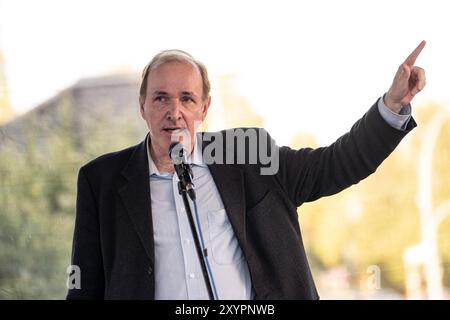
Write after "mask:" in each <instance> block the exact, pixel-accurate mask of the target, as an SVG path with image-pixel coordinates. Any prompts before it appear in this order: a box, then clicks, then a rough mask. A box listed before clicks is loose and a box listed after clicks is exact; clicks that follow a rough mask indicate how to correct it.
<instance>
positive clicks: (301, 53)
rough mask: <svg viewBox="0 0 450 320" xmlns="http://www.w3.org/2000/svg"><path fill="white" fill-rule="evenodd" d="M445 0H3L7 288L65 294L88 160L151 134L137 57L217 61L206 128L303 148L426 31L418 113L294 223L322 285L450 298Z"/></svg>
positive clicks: (367, 95)
mask: <svg viewBox="0 0 450 320" xmlns="http://www.w3.org/2000/svg"><path fill="white" fill-rule="evenodd" d="M447 3H448V2H446V1H438V0H429V1H426V2H425V1H410V0H409V1H404V0H398V1H388V0H378V1H371V2H369V1H364V2H362V1H351V0H342V1H331V0H319V1H314V2H312V1H287V0H276V1H275V0H272V1H261V0H260V1H234V0H233V1H200V0H198V1H195V0H194V1H192V0H191V1H173V0H172V1H171V0H165V1H137V0H126V1H125V0H117V1H111V0H110V1H99V0H95V1H85V0H77V1H72V0H62V1H51V0H40V1H31V0H30V1H26V0H0V299H62V298H64V297H65V293H66V290H67V289H66V278H67V274H66V269H67V267H68V266H69V264H70V255H71V242H72V235H73V227H74V213H75V199H76V178H77V173H78V169H79V168H80V166H81V165H82V164H84V163H86V162H87V161H89V160H91V159H93V158H95V157H97V156H99V155H101V154H103V153H107V152H111V151H116V150H119V149H122V148H125V147H127V146H130V145H134V144H137V143H139V142H140V141H142V140H143V139H144V137H145V134H146V132H147V129H146V126H145V123H144V121H143V120H142V119H141V117H140V114H139V110H138V108H139V106H138V87H139V81H140V72H141V70H142V68H143V67H144V66H145V65H146V64H147V63H148V61H149V60H150V59H151V58H152V57H153V56H154V55H155V54H156V53H157V52H159V51H160V50H164V49H172V48H177V49H182V50H185V51H187V52H189V53H191V54H192V55H194V57H196V58H197V59H199V60H201V61H203V62H204V63H205V64H206V65H207V67H208V69H209V72H210V76H211V81H212V106H211V108H210V111H209V115H208V117H207V120H206V121H205V124H204V129H205V130H210V131H215V130H220V129H223V128H229V127H237V126H260V127H265V128H266V129H267V130H268V131H269V132H270V134H271V135H272V137H274V138H275V139H276V141H277V143H278V144H279V145H291V146H292V147H296V148H301V147H306V146H309V147H318V146H326V145H329V144H331V143H332V142H333V141H334V140H335V139H337V138H338V137H339V136H340V135H342V134H344V133H345V132H346V131H348V130H349V129H350V127H351V125H352V124H353V123H354V122H355V121H356V120H358V119H359V118H360V117H361V116H362V115H363V114H364V113H365V112H366V111H367V110H368V109H369V108H370V106H371V105H372V104H373V103H375V102H376V100H377V98H378V97H380V96H381V95H383V94H384V92H385V91H386V90H387V89H388V88H389V86H390V84H391V81H392V78H393V76H394V74H395V72H396V70H397V67H398V65H399V64H400V63H401V62H403V60H404V59H405V58H406V57H407V56H408V55H409V53H410V52H411V51H412V50H413V49H414V48H415V47H416V46H417V45H418V44H419V43H420V41H421V40H423V39H424V40H427V46H426V47H425V49H424V50H423V52H422V54H421V55H420V57H419V58H418V60H417V63H416V64H417V65H419V66H421V67H423V68H425V70H426V72H427V80H428V81H427V82H428V83H427V86H426V88H425V90H424V91H423V92H421V93H420V95H419V96H417V97H416V98H415V99H414V101H413V116H414V118H415V119H416V121H417V123H418V127H417V128H416V129H414V130H413V131H412V133H411V134H409V135H408V136H407V137H406V138H405V139H404V140H403V141H402V143H401V144H400V146H399V147H398V148H397V149H396V150H395V151H394V152H393V154H392V155H391V156H390V157H389V158H388V159H387V160H386V161H385V162H384V163H383V164H382V165H381V167H380V168H379V169H378V170H377V172H376V174H374V175H372V176H371V177H369V178H368V179H366V180H364V181H362V182H361V183H359V184H358V185H356V186H353V187H351V188H349V189H347V190H345V191H344V192H342V193H340V194H338V195H336V196H333V197H327V198H323V199H320V200H318V201H316V202H314V203H309V204H306V205H304V206H302V207H301V208H300V209H299V220H300V224H301V227H302V232H303V236H304V241H305V243H306V246H307V248H306V249H307V252H308V256H309V259H310V263H311V265H312V268H313V273H314V277H315V280H316V282H317V286H318V290H319V292H320V295H321V298H322V299H449V298H450V293H449V289H448V288H449V287H450V250H449V249H450V238H449V235H450V218H449V216H450V187H449V185H450V169H449V167H450V149H449V144H450V90H449V88H448V80H447V78H448V74H449V72H450V61H449V58H448V57H450V43H448V30H450V20H449V19H448V12H449V4H447Z"/></svg>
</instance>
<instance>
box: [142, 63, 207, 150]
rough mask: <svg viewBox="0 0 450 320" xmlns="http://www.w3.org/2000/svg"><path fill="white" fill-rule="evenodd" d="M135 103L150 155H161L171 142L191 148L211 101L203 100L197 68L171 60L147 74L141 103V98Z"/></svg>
mask: <svg viewBox="0 0 450 320" xmlns="http://www.w3.org/2000/svg"><path fill="white" fill-rule="evenodd" d="M139 102H140V106H141V107H140V111H141V115H142V118H144V120H145V121H146V122H147V125H148V128H149V130H150V135H151V146H152V149H153V152H155V153H156V154H157V155H162V154H164V153H165V154H167V152H168V150H169V146H170V144H171V143H172V142H174V141H180V140H183V142H184V143H186V142H189V141H187V140H190V142H191V145H190V146H188V145H185V147H187V148H192V143H193V142H194V136H195V132H196V126H198V125H199V124H200V123H201V122H202V121H203V120H204V119H205V117H206V114H207V112H208V108H209V105H210V102H211V100H210V98H209V97H208V98H207V99H206V100H203V83H202V76H201V74H200V71H199V70H198V69H197V67H196V66H194V65H192V64H191V63H189V62H179V61H172V62H167V63H163V64H161V65H159V66H158V67H156V68H155V69H153V70H152V71H151V72H150V73H149V75H148V80H147V92H146V97H145V100H144V99H143V98H142V97H141V99H140V100H139ZM180 136H184V138H182V139H180ZM187 137H188V139H186V138H187ZM190 150H191V149H190Z"/></svg>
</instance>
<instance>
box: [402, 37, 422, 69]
mask: <svg viewBox="0 0 450 320" xmlns="http://www.w3.org/2000/svg"><path fill="white" fill-rule="evenodd" d="M425 44H426V42H425V40H423V41H422V42H421V43H420V44H419V45H418V46H417V48H415V49H414V51H413V52H412V53H411V54H410V55H409V56H408V58H406V60H405V64H407V65H408V66H413V65H414V63H415V62H416V59H417V57H418V56H419V54H420V52H421V51H422V49H423V48H424V47H425Z"/></svg>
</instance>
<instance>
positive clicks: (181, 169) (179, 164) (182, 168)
mask: <svg viewBox="0 0 450 320" xmlns="http://www.w3.org/2000/svg"><path fill="white" fill-rule="evenodd" d="M169 157H170V159H172V162H173V166H174V168H175V172H176V173H177V176H178V179H179V180H180V183H179V185H178V189H179V191H180V193H181V191H183V190H184V191H187V194H188V195H189V197H190V198H191V200H192V201H195V198H196V197H195V189H194V183H193V182H192V178H193V177H194V175H193V173H192V169H191V166H190V165H189V164H188V163H186V150H185V149H184V147H183V145H182V144H181V143H179V142H174V143H172V144H171V145H170V147H169Z"/></svg>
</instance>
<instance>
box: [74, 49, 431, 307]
mask: <svg viewBox="0 0 450 320" xmlns="http://www.w3.org/2000/svg"><path fill="white" fill-rule="evenodd" d="M424 45H425V42H422V43H421V44H420V45H419V46H418V47H417V48H416V49H415V50H414V51H413V52H412V54H411V55H410V56H409V57H408V58H407V59H406V61H405V62H404V63H402V64H401V65H400V67H399V69H398V71H397V73H396V75H395V77H394V80H393V83H392V85H391V87H390V89H389V90H388V92H387V93H386V94H385V95H384V96H383V97H381V98H380V99H379V100H378V101H377V102H376V103H375V104H374V105H373V106H372V107H371V108H370V109H369V111H368V112H367V113H366V114H365V115H364V116H363V117H362V118H361V119H360V120H359V121H358V122H356V124H355V125H354V126H353V127H352V129H351V130H350V132H349V133H347V134H345V135H344V136H342V137H341V138H339V139H338V140H337V141H336V142H335V143H334V144H332V145H330V146H329V147H326V148H318V149H315V150H313V149H310V148H305V149H300V150H292V149H290V148H288V147H281V148H271V149H270V150H269V151H270V153H271V155H272V156H273V155H274V157H272V159H274V160H275V161H276V162H277V165H276V166H275V170H273V172H269V173H268V172H266V173H265V174H263V170H262V169H264V168H263V163H262V161H260V160H261V159H260V157H259V158H258V161H253V162H251V160H250V161H236V159H240V160H242V159H248V157H247V155H245V156H244V157H243V158H242V157H241V153H242V152H244V153H248V152H249V150H250V149H252V148H253V147H254V146H255V145H257V146H258V148H259V149H258V150H259V151H260V150H261V149H264V148H263V147H264V146H273V140H271V139H270V137H269V138H268V140H267V141H268V142H267V143H264V141H263V143H261V141H262V140H263V138H264V136H265V135H264V133H265V131H264V130H260V129H247V130H254V131H255V132H256V133H257V134H255V136H256V137H257V140H256V141H249V142H246V143H245V147H244V149H239V148H236V146H235V145H233V144H231V145H232V147H230V143H231V142H234V141H235V136H233V135H232V134H233V133H235V132H237V131H238V130H227V131H223V132H220V133H219V134H216V135H215V140H214V141H213V140H212V139H204V137H205V136H207V135H206V134H203V135H202V134H197V132H196V130H197V128H196V127H197V126H198V124H199V123H200V122H201V121H203V120H204V119H205V117H206V115H207V112H208V108H209V106H210V104H211V97H210V94H209V91H210V84H209V80H208V75H207V71H206V68H205V67H204V66H203V64H201V63H200V62H198V61H197V60H195V59H194V58H193V57H191V56H190V55H189V54H187V53H185V52H182V51H178V50H170V51H163V52H161V53H160V54H158V55H157V56H155V57H154V58H153V60H152V61H151V62H150V63H149V65H148V66H147V67H146V68H145V69H144V72H143V77H142V85H141V90H140V97H139V103H140V111H141V115H142V117H143V119H144V120H145V121H146V122H147V125H148V128H149V134H148V135H147V137H146V138H145V140H144V141H143V142H141V143H140V144H138V145H136V146H133V147H130V148H128V149H125V150H122V151H119V152H115V153H110V154H106V155H103V156H101V157H99V158H97V159H95V160H93V161H91V162H90V163H88V164H86V165H85V166H83V167H82V168H81V169H80V172H79V177H78V196H77V207H76V210H77V212H76V223H75V233H74V240H73V254H72V264H73V265H74V266H77V267H79V270H80V271H81V273H80V279H81V287H79V288H77V287H75V288H73V289H70V290H69V292H68V296H67V298H68V299H208V292H207V289H206V284H205V281H204V279H203V277H202V271H201V268H200V262H199V260H198V258H197V255H196V251H195V246H194V244H193V236H192V234H191V231H190V228H189V223H188V219H187V217H186V213H185V209H184V207H183V202H182V200H181V196H180V195H179V194H178V188H177V182H178V178H177V175H176V174H174V166H173V162H172V160H171V159H170V157H169V154H168V150H169V146H170V145H171V143H172V142H173V141H181V142H182V143H183V145H184V146H185V148H186V149H187V150H188V153H189V156H188V162H189V163H190V164H191V168H192V171H193V179H194V184H195V187H196V194H197V204H198V213H199V221H200V232H199V233H201V235H202V237H203V238H204V247H205V248H207V250H208V252H209V254H208V257H209V264H210V270H211V274H212V279H213V280H214V285H215V287H216V289H217V295H218V298H219V299H318V294H317V291H316V288H315V286H314V282H313V279H312V275H311V272H310V269H309V266H308V262H307V258H306V254H305V251H304V248H303V243H302V237H301V233H300V227H299V224H298V219H297V207H298V206H300V205H301V204H302V203H304V202H307V201H313V200H316V199H318V198H320V197H322V196H326V195H331V194H334V193H337V192H339V191H341V190H343V189H344V188H346V187H348V186H350V185H352V184H355V183H357V182H359V181H360V180H361V179H363V178H365V177H367V176H368V175H369V174H371V173H373V172H374V171H375V170H376V168H377V167H378V166H379V165H380V164H381V162H382V161H383V160H384V159H385V158H386V157H387V156H388V155H389V154H390V153H391V152H392V151H393V150H394V148H395V147H396V146H397V144H398V143H399V142H400V141H401V139H402V138H403V137H404V136H405V135H406V134H407V133H408V132H409V131H410V130H411V129H413V128H414V127H415V126H416V123H415V121H414V120H413V119H412V117H411V107H410V102H411V100H412V99H413V97H414V96H415V95H416V94H417V93H418V92H419V91H421V90H422V89H423V88H424V86H425V72H424V70H423V69H421V68H419V67H417V66H414V63H415V60H416V58H417V56H418V55H419V53H420V52H421V50H422V49H423V47H424ZM242 131H243V130H241V132H242ZM245 132H247V131H245ZM230 133H231V136H232V138H227V137H229V136H230V135H229V134H230ZM222 137H223V141H222V142H220V140H221V138H222ZM266 138H267V136H266ZM216 140H217V141H216ZM250 140H251V139H250ZM218 141H219V142H218ZM213 143H215V148H214V149H215V151H214V152H211V155H212V157H213V158H214V157H216V158H217V156H218V155H220V154H222V155H223V156H224V157H225V158H226V159H228V160H230V159H231V160H234V162H233V161H231V162H227V163H226V164H222V163H223V161H216V162H214V161H206V157H205V154H203V157H202V152H203V153H205V151H206V150H207V149H208V148H209V147H211V145H212V144H213ZM235 151H237V154H234V155H232V156H231V157H228V155H229V154H230V153H233V152H235ZM259 151H258V152H259ZM250 153H251V152H250ZM250 156H251V154H250ZM210 158H211V157H210ZM209 160H210V159H209ZM264 164H267V162H266V163H264Z"/></svg>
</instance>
